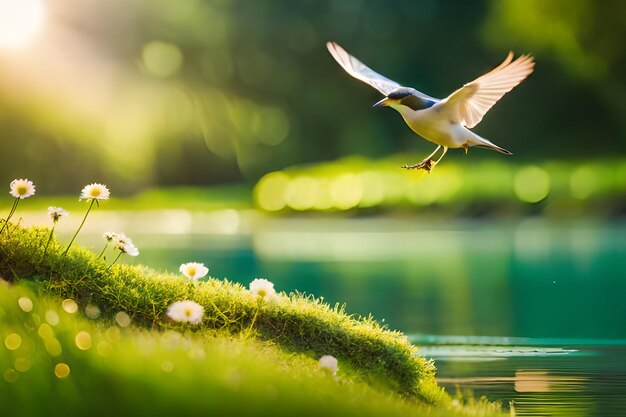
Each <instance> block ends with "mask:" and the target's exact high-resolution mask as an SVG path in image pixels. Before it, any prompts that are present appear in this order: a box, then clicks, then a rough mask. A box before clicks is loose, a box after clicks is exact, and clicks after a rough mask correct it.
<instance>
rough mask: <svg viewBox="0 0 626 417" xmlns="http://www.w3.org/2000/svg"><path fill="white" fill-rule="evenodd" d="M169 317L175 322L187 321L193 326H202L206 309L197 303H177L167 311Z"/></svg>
mask: <svg viewBox="0 0 626 417" xmlns="http://www.w3.org/2000/svg"><path fill="white" fill-rule="evenodd" d="M167 315H168V317H169V318H171V319H172V320H174V321H186V322H189V323H191V324H200V323H201V322H202V316H203V315H204V308H203V307H202V306H201V305H200V304H198V303H196V302H195V301H189V300H185V301H176V302H175V303H174V304H172V305H171V306H170V308H169V309H168V310H167Z"/></svg>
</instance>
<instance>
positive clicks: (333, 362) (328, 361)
mask: <svg viewBox="0 0 626 417" xmlns="http://www.w3.org/2000/svg"><path fill="white" fill-rule="evenodd" d="M320 368H322V369H328V370H329V371H330V372H332V374H333V375H335V374H336V373H337V371H338V370H339V365H338V363H337V358H335V357H334V356H331V355H324V356H322V357H321V358H320Z"/></svg>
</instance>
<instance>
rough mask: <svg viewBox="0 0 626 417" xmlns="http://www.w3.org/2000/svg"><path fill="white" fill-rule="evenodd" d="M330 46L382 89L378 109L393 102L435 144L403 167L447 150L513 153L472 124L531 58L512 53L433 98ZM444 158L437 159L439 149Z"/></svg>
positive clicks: (427, 163) (427, 162)
mask: <svg viewBox="0 0 626 417" xmlns="http://www.w3.org/2000/svg"><path fill="white" fill-rule="evenodd" d="M326 47H327V48H328V51H329V52H330V54H331V55H332V56H333V58H335V60H336V61H337V62H338V63H339V65H341V67H342V68H343V69H344V70H345V71H346V72H347V73H348V74H350V75H351V76H353V77H354V78H356V79H357V80H360V81H363V82H364V83H366V84H369V85H370V86H372V87H374V88H375V89H377V90H378V91H380V92H381V93H382V94H383V95H384V96H385V98H383V99H382V100H380V101H379V102H377V103H376V104H374V107H379V106H389V107H392V108H393V109H395V110H396V111H397V112H398V113H400V114H401V115H402V117H403V118H404V121H405V122H406V124H407V125H409V127H410V128H411V130H413V131H414V132H415V133H417V134H418V135H420V136H422V137H423V138H424V139H426V140H428V141H430V142H432V143H434V144H435V145H437V148H436V149H435V150H434V152H433V153H431V154H430V155H428V157H426V158H425V159H424V160H423V161H421V162H420V163H418V164H415V165H404V166H403V167H402V168H406V169H425V170H426V171H428V172H430V170H431V169H432V168H433V167H434V166H436V165H437V164H438V163H439V161H441V159H442V158H443V157H444V155H445V154H446V152H448V148H453V149H455V148H464V149H465V153H467V150H468V149H469V147H470V146H479V147H483V148H489V149H493V150H494V151H497V152H500V153H503V154H505V155H511V152H509V151H507V150H506V149H503V148H501V147H499V146H497V145H495V144H494V143H492V142H490V141H488V140H487V139H485V138H482V137H480V136H478V135H477V134H476V133H474V132H472V131H471V130H469V129H471V128H473V127H474V126H476V125H477V124H478V123H480V121H481V120H482V118H483V116H484V115H485V113H487V112H488V111H489V109H490V108H491V107H492V106H493V105H494V104H496V102H497V101H498V100H500V98H502V96H503V95H504V94H506V93H508V92H509V91H511V90H512V89H513V87H515V86H516V85H518V84H519V83H521V82H522V81H523V80H524V79H525V78H526V77H528V76H529V75H530V74H531V73H532V72H533V69H534V67H535V62H534V60H533V57H532V56H530V55H522V56H520V57H518V58H517V59H516V60H513V52H509V54H508V56H507V57H506V59H505V60H504V61H503V62H502V63H501V64H500V65H498V66H497V67H496V68H494V69H493V70H491V71H490V72H488V73H486V74H485V75H482V76H480V77H478V78H476V79H475V80H474V81H472V82H470V83H467V84H465V85H464V86H463V87H461V88H459V89H458V90H456V91H455V92H453V93H452V94H450V95H449V96H448V97H446V98H444V99H443V100H441V99H438V98H434V97H430V96H428V95H426V94H424V93H421V92H419V91H417V90H416V89H414V88H411V87H404V86H402V85H400V84H398V83H397V82H395V81H393V80H390V79H389V78H387V77H384V76H382V75H380V74H379V73H377V72H376V71H374V70H372V69H371V68H369V67H368V66H367V65H365V64H363V63H362V62H361V61H359V60H358V59H357V58H355V57H353V56H352V55H350V54H349V53H348V52H346V50H345V49H343V48H342V47H341V46H339V45H338V44H337V43H335V42H328V43H326ZM441 148H443V152H442V153H441V156H439V158H438V159H437V160H436V161H433V158H434V156H435V155H436V154H437V151H438V150H439V149H441Z"/></svg>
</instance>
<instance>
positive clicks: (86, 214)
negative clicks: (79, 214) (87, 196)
mask: <svg viewBox="0 0 626 417" xmlns="http://www.w3.org/2000/svg"><path fill="white" fill-rule="evenodd" d="M94 201H96V199H95V198H92V199H91V204H89V208H88V209H87V213H85V217H83V221H82V222H80V226H78V230H77V231H76V233H74V236H72V240H70V244H69V245H67V249H65V252H63V256H65V255H67V252H68V251H69V250H70V248H71V247H72V243H74V239H76V236H78V232H80V229H82V228H83V225H84V224H85V220H87V216H88V215H89V212H90V211H91V208H92V207H93V203H94Z"/></svg>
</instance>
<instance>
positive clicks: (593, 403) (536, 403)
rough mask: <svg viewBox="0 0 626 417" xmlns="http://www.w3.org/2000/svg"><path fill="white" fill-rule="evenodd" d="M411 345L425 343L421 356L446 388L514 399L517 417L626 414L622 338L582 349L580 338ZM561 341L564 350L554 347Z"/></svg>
mask: <svg viewBox="0 0 626 417" xmlns="http://www.w3.org/2000/svg"><path fill="white" fill-rule="evenodd" d="M496 339H497V338H496ZM518 341H520V340H516V342H518ZM415 342H416V343H418V344H427V346H425V347H424V348H423V349H422V353H423V354H424V355H425V356H427V357H430V358H433V359H435V361H436V364H437V375H438V380H439V383H440V384H441V385H442V386H443V387H445V388H446V390H448V391H449V392H452V393H454V392H455V391H456V390H457V389H461V390H471V391H472V392H473V393H474V395H487V396H488V397H489V399H491V400H499V401H502V402H503V404H504V405H507V404H508V403H509V401H513V402H514V405H513V407H514V409H515V412H516V415H517V416H563V417H571V416H598V417H605V416H607V417H613V416H614V417H618V416H624V415H626V395H624V393H625V392H626V340H593V341H590V342H589V343H586V344H584V345H572V344H571V343H581V342H585V341H581V340H579V341H574V340H566V339H563V340H557V339H551V340H544V339H534V340H533V339H526V340H523V342H524V343H534V345H529V346H515V345H508V343H510V340H505V339H501V340H499V341H498V340H491V341H490V342H491V343H495V342H500V343H501V344H499V345H481V346H476V345H467V344H465V345H460V344H456V345H448V343H450V342H451V341H450V340H448V339H447V338H438V337H430V338H425V337H417V338H416V339H415ZM462 342H463V338H456V340H454V343H462ZM467 342H468V343H475V342H476V341H475V340H473V341H471V342H470V341H469V340H468V341H467ZM559 342H561V346H563V347H555V346H552V345H553V344H555V343H559ZM430 343H434V344H430ZM428 344H430V345H428ZM546 345H548V346H546Z"/></svg>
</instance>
